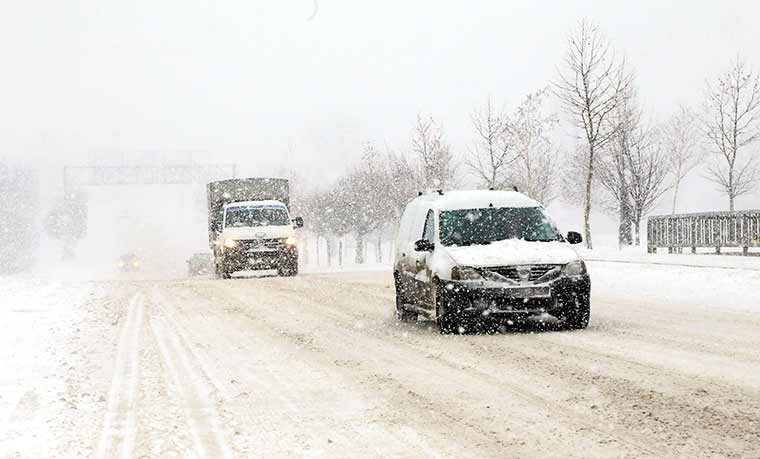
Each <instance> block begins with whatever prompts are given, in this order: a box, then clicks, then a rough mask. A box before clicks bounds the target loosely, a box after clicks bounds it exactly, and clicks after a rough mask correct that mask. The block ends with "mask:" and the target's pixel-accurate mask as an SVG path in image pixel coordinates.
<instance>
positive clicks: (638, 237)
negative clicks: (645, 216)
mask: <svg viewBox="0 0 760 459" xmlns="http://www.w3.org/2000/svg"><path fill="white" fill-rule="evenodd" d="M640 227H641V216H640V215H636V216H635V217H634V222H633V231H634V232H635V233H636V246H637V247H638V246H640V245H641V228H640Z"/></svg>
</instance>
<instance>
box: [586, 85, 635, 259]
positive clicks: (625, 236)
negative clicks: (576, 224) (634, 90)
mask: <svg viewBox="0 0 760 459" xmlns="http://www.w3.org/2000/svg"><path fill="white" fill-rule="evenodd" d="M614 116H615V118H616V123H617V125H618V129H617V131H616V133H615V136H614V137H613V139H612V141H610V142H609V143H608V144H607V145H606V146H605V148H604V153H605V154H604V155H602V157H601V158H600V160H599V163H598V166H597V171H598V177H599V182H600V183H601V184H602V186H603V188H604V189H605V191H606V195H607V199H606V200H604V201H603V208H606V209H607V210H609V211H610V212H611V213H614V214H617V216H618V246H619V247H621V248H622V247H624V246H629V245H631V244H633V235H632V232H631V231H632V225H633V204H632V203H631V191H630V187H631V184H630V182H631V177H630V175H631V174H630V168H629V162H630V161H629V158H630V156H631V154H632V152H631V150H632V149H633V148H636V146H637V145H639V144H640V143H641V142H642V141H643V135H642V132H641V129H640V128H641V112H640V110H639V109H638V107H636V106H635V104H634V102H633V98H631V99H630V100H629V101H628V102H627V103H625V104H623V105H620V106H619V107H618V108H617V110H615V113H614Z"/></svg>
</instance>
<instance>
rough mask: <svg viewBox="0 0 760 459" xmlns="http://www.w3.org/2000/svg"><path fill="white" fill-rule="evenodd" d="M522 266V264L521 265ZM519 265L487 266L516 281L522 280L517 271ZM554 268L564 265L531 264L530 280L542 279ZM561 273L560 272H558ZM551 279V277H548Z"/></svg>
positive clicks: (490, 269) (560, 267)
mask: <svg viewBox="0 0 760 459" xmlns="http://www.w3.org/2000/svg"><path fill="white" fill-rule="evenodd" d="M520 267H522V266H520ZM517 268H518V266H498V267H495V268H487V269H488V270H489V271H492V272H495V273H497V274H499V275H501V276H504V277H506V278H507V279H511V280H513V281H516V282H520V281H521V279H520V276H519V274H518V273H517ZM554 268H558V271H559V269H562V265H531V266H530V279H529V281H530V282H535V281H537V280H539V279H541V278H542V277H543V276H544V275H546V273H548V272H549V271H551V270H552V269H554ZM557 274H559V272H558V273H557ZM552 277H553V276H552ZM546 280H549V279H546Z"/></svg>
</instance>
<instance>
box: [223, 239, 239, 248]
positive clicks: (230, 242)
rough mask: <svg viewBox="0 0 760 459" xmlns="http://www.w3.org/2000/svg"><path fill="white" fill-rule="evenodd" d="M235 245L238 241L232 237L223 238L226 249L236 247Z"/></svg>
mask: <svg viewBox="0 0 760 459" xmlns="http://www.w3.org/2000/svg"><path fill="white" fill-rule="evenodd" d="M237 245H238V243H237V241H236V240H234V239H225V240H224V246H225V247H227V248H228V249H234V248H235V247H237Z"/></svg>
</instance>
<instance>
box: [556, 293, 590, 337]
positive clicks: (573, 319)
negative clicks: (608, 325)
mask: <svg viewBox="0 0 760 459" xmlns="http://www.w3.org/2000/svg"><path fill="white" fill-rule="evenodd" d="M566 308H567V309H565V311H564V313H563V316H564V319H565V324H564V325H565V329H566V330H583V329H584V328H586V327H588V322H589V319H590V318H591V298H589V296H588V295H585V294H584V295H578V296H576V297H575V298H574V301H572V302H571V303H570V304H569V305H567V306H566Z"/></svg>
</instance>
